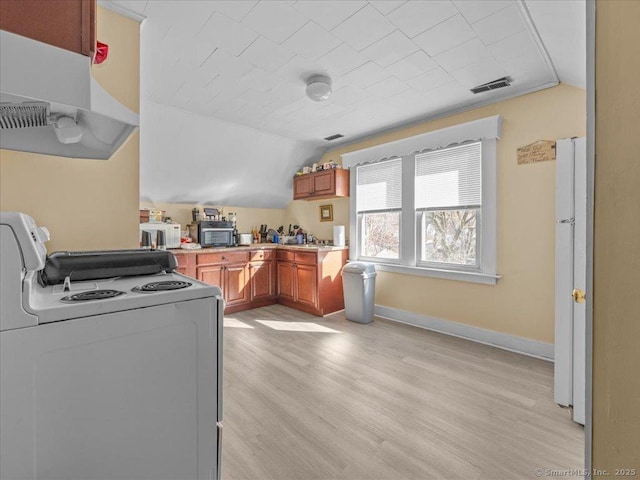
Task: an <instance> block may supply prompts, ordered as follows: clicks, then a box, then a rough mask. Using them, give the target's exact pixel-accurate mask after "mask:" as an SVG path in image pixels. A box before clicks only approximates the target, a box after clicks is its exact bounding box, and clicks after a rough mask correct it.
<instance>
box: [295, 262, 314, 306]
mask: <svg viewBox="0 0 640 480" xmlns="http://www.w3.org/2000/svg"><path fill="white" fill-rule="evenodd" d="M317 273H318V268H317V267H316V266H315V265H297V266H296V276H295V284H296V294H297V295H296V301H297V302H298V303H303V304H306V305H309V306H310V307H314V308H317V306H318V275H317Z"/></svg>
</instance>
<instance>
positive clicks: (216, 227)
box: [189, 220, 236, 247]
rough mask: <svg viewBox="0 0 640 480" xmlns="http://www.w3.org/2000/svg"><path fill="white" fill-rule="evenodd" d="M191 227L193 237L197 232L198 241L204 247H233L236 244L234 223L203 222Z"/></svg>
mask: <svg viewBox="0 0 640 480" xmlns="http://www.w3.org/2000/svg"><path fill="white" fill-rule="evenodd" d="M189 227H190V229H191V233H192V235H191V237H192V238H194V237H195V235H193V233H196V232H197V241H198V243H199V244H200V245H202V246H203V247H232V246H234V245H235V243H236V242H235V235H234V229H233V223H232V222H220V221H209V220H202V221H200V222H198V223H197V224H192V225H190V226H189ZM192 227H196V228H192ZM194 239H195V238H194Z"/></svg>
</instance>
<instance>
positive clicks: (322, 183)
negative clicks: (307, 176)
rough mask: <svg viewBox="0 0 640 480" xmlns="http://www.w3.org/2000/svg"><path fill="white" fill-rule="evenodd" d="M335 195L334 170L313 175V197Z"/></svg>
mask: <svg viewBox="0 0 640 480" xmlns="http://www.w3.org/2000/svg"><path fill="white" fill-rule="evenodd" d="M335 193H336V175H335V171H334V170H325V171H322V172H318V173H316V174H315V175H313V194H314V195H333V194H335Z"/></svg>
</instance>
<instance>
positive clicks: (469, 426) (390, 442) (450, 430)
mask: <svg viewBox="0 0 640 480" xmlns="http://www.w3.org/2000/svg"><path fill="white" fill-rule="evenodd" d="M261 321H264V322H267V324H265V323H261ZM268 322H277V323H268ZM225 325H226V328H225V329H224V334H225V339H224V341H225V346H224V360H225V364H224V388H225V391H224V402H225V403H224V438H223V462H222V468H223V470H222V473H223V478H224V479H251V480H269V479H273V480H285V479H292V480H307V479H309V480H311V479H345V480H359V479H421V480H422V479H465V480H466V479H487V480H489V479H505V480H511V479H520V478H522V479H534V478H537V477H536V475H535V469H536V468H543V469H553V470H557V469H573V468H581V467H582V465H583V460H582V459H583V441H584V440H583V429H582V427H580V426H578V425H577V424H574V423H573V422H571V420H570V412H569V411H568V410H566V409H562V408H560V407H558V406H557V405H556V404H554V403H553V396H552V385H553V366H552V364H550V363H548V362H544V361H542V360H537V359H533V358H528V357H525V356H521V355H517V354H514V353H510V352H506V351H503V350H499V349H496V348H492V347H489V346H485V345H479V344H476V343H473V342H468V341H466V340H462V339H459V338H455V337H449V336H446V335H440V334H437V333H433V332H429V331H427V330H422V329H419V328H415V327H411V326H407V325H403V324H399V323H395V322H390V321H387V320H383V319H378V318H376V320H375V321H374V322H373V323H371V324H368V325H361V324H357V323H353V322H350V321H347V320H346V319H345V318H344V315H343V314H342V313H338V314H335V315H332V316H328V317H325V318H319V317H314V316H312V315H307V314H305V313H302V312H298V311H296V310H292V309H289V308H287V307H284V306H281V305H274V306H270V307H265V308H260V309H255V310H250V311H246V312H241V313H236V314H231V315H228V316H227V318H226V319H225ZM316 326H320V327H321V328H322V327H323V328H329V329H332V330H334V331H335V332H333V331H328V332H327V331H325V332H314V331H304V330H313V329H314V328H315V327H316ZM273 327H276V328H284V329H280V330H278V329H275V328H273ZM564 478H566V477H564Z"/></svg>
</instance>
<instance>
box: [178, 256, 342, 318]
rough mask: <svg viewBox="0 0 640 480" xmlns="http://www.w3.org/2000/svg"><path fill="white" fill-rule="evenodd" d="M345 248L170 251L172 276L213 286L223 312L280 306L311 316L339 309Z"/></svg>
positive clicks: (340, 306) (340, 307) (340, 305)
mask: <svg viewBox="0 0 640 480" xmlns="http://www.w3.org/2000/svg"><path fill="white" fill-rule="evenodd" d="M347 253H348V252H347V250H324V249H318V250H316V249H313V250H311V249H308V250H306V251H305V249H289V248H287V249H281V248H274V247H270V248H262V249H259V248H257V249H251V250H248V249H243V250H233V249H228V250H225V251H208V252H207V251H202V252H185V253H182V252H176V258H177V259H178V268H177V269H176V271H177V272H179V273H182V274H184V275H187V276H189V277H192V278H197V279H198V280H200V281H201V282H203V283H206V284H209V285H213V286H216V287H219V288H220V289H221V290H222V294H223V298H224V300H225V313H233V312H239V311H241V310H248V309H250V308H256V307H263V306H265V305H271V304H274V303H278V302H280V303H282V304H283V305H287V306H290V307H293V308H297V309H299V310H303V311H305V312H309V313H312V314H314V315H326V314H328V313H332V312H335V311H338V310H342V309H343V308H344V298H343V294H342V276H341V275H340V272H341V270H342V266H343V265H344V264H345V263H346V261H347Z"/></svg>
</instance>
